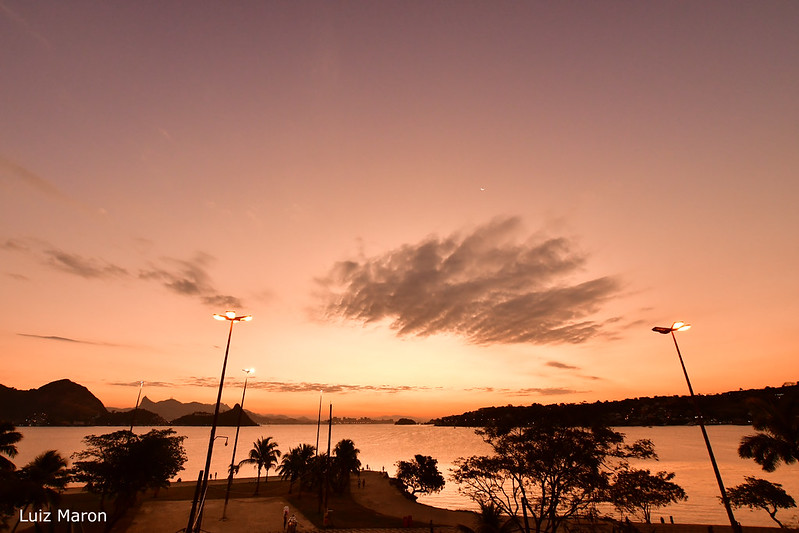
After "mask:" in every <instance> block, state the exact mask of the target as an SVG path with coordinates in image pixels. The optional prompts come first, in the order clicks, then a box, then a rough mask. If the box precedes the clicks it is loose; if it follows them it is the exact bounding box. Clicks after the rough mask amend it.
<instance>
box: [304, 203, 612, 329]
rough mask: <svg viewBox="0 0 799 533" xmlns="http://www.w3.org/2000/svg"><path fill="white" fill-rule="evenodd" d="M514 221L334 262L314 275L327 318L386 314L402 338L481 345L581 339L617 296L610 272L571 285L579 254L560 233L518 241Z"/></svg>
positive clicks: (581, 260)
mask: <svg viewBox="0 0 799 533" xmlns="http://www.w3.org/2000/svg"><path fill="white" fill-rule="evenodd" d="M519 230H520V222H519V219H517V218H510V219H497V220H494V221H492V222H490V223H488V224H486V225H483V226H481V227H478V228H476V229H475V230H474V231H472V232H471V233H468V234H465V235H459V234H454V235H450V236H448V237H444V238H439V237H430V238H428V239H426V240H424V241H422V242H419V243H417V244H409V245H405V246H402V247H400V248H397V249H395V250H391V251H389V252H386V253H384V254H383V255H380V256H376V257H371V258H362V259H360V260H350V261H342V262H339V263H336V264H335V265H334V266H333V268H332V269H331V271H330V272H329V274H328V276H327V277H326V278H324V279H322V280H319V282H320V284H321V285H322V287H323V289H324V291H325V292H324V298H325V306H324V312H325V316H326V317H327V318H335V317H341V318H344V319H348V320H353V321H357V322H361V323H364V324H366V323H372V322H378V321H382V320H390V321H391V327H392V328H393V329H395V330H396V331H397V334H398V335H400V336H402V335H417V336H427V335H434V334H447V333H448V334H455V335H459V336H462V337H464V338H466V339H467V340H468V341H469V342H471V343H473V344H478V345H491V344H510V343H533V344H558V343H581V342H584V341H586V340H587V339H589V338H591V337H594V336H596V335H598V334H600V333H601V332H602V329H603V325H604V324H603V323H600V322H596V321H594V320H591V319H590V317H591V316H592V315H593V314H594V313H596V312H597V311H599V309H600V308H601V306H602V304H603V303H604V302H605V301H607V300H608V299H609V298H611V297H613V296H614V295H616V294H617V292H618V290H619V288H620V284H619V281H618V280H617V279H616V278H614V277H609V276H608V277H599V278H594V279H589V280H585V281H579V282H575V281H572V277H573V276H575V275H576V274H577V273H579V271H580V270H581V269H582V268H583V267H584V266H585V262H586V258H585V256H584V255H582V254H580V253H578V252H576V251H575V250H574V249H573V245H572V243H571V242H570V241H569V240H568V239H566V238H563V237H559V238H550V239H545V240H538V241H533V240H528V241H525V242H522V243H519V242H517V239H516V238H515V237H516V235H517V234H518V233H519Z"/></svg>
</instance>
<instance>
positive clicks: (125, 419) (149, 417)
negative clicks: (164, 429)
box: [94, 407, 169, 426]
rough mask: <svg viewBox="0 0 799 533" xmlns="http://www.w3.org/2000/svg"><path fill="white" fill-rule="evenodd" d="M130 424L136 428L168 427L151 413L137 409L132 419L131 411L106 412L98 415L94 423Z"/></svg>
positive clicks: (100, 424) (110, 424)
mask: <svg viewBox="0 0 799 533" xmlns="http://www.w3.org/2000/svg"><path fill="white" fill-rule="evenodd" d="M131 422H132V423H133V424H134V425H136V426H168V425H169V421H168V420H166V419H164V417H162V416H159V415H157V414H155V413H153V412H151V411H148V410H146V409H142V408H141V407H139V408H138V409H136V415H135V417H134V414H133V409H130V410H128V411H115V412H108V413H106V414H104V415H100V417H99V418H97V420H95V421H94V425H96V426H130V424H131Z"/></svg>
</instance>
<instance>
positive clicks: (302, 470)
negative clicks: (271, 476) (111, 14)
mask: <svg viewBox="0 0 799 533" xmlns="http://www.w3.org/2000/svg"><path fill="white" fill-rule="evenodd" d="M315 453H316V447H315V446H312V445H310V444H300V445H299V446H297V447H295V448H291V449H290V450H289V452H288V453H287V454H285V455H284V456H283V461H281V463H280V466H279V467H278V473H279V474H280V478H281V479H284V480H288V482H289V494H291V490H292V488H293V487H294V483H295V482H296V481H299V485H298V486H299V494H298V495H302V487H303V484H305V478H306V477H307V475H308V470H309V468H310V461H311V460H312V459H313V457H314V454H315Z"/></svg>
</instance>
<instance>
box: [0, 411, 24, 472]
mask: <svg viewBox="0 0 799 533" xmlns="http://www.w3.org/2000/svg"><path fill="white" fill-rule="evenodd" d="M21 439H22V433H20V432H19V431H16V428H15V427H14V424H12V423H11V422H0V470H14V469H15V468H16V467H15V466H14V463H12V462H11V459H13V458H14V457H16V456H17V443H18V442H19V441H20V440H21ZM4 455H5V457H3V456H4Z"/></svg>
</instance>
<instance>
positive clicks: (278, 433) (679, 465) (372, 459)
mask: <svg viewBox="0 0 799 533" xmlns="http://www.w3.org/2000/svg"><path fill="white" fill-rule="evenodd" d="M117 429H122V428H113V427H20V428H18V431H20V432H21V433H22V435H23V439H22V441H20V442H19V443H18V445H17V447H18V448H19V455H18V456H17V457H15V458H14V463H15V464H16V465H17V466H18V467H20V466H22V465H24V464H25V463H27V462H28V461H30V460H31V459H33V457H35V456H36V455H37V454H39V453H41V452H43V451H45V450H49V449H56V450H58V451H59V452H60V453H61V454H62V455H64V456H65V457H70V456H71V455H72V454H73V453H74V452H77V451H79V450H82V449H84V443H83V442H82V440H83V437H85V436H86V435H92V434H93V435H100V434H104V433H110V432H112V431H115V430H117ZM149 429H151V428H146V427H136V428H135V430H136V432H137V433H143V432H147V431H149ZM174 429H175V430H176V431H177V434H178V435H182V436H185V437H186V439H185V440H184V441H183V444H184V447H185V449H186V454H187V456H188V460H187V461H186V464H185V465H184V470H183V471H182V472H180V473H179V474H178V476H176V477H179V478H181V479H182V480H183V481H192V480H196V479H197V475H198V473H199V471H200V470H201V469H202V468H203V467H204V466H205V460H206V455H207V449H208V439H209V437H210V428H209V427H176V428H174ZM327 429H328V428H327V427H326V426H322V428H321V431H320V435H319V447H320V449H321V451H323V452H324V451H326V450H327V442H328V439H327ZM616 429H617V430H618V431H620V432H622V433H624V434H625V435H626V436H627V441H628V442H631V441H633V440H636V439H642V438H647V439H651V440H652V441H653V442H654V444H655V450H656V451H657V453H658V456H659V460H658V461H642V462H640V463H635V464H634V466H637V467H640V468H648V469H649V470H650V471H652V472H653V473H654V472H657V471H661V470H665V471H669V472H675V474H676V477H675V479H674V481H675V482H676V483H678V484H679V485H680V486H682V487H683V489H685V492H686V494H687V495H688V500H687V501H684V502H680V503H678V504H673V505H670V506H668V507H664V508H660V509H657V510H655V511H654V512H653V522H659V518H660V517H661V516H663V517H664V518H665V520H666V521H667V522H668V521H669V517H670V516H671V517H673V518H674V521H675V522H677V523H696V524H725V523H727V522H728V520H727V515H726V513H725V511H724V508H723V506H722V505H721V503H720V501H719V498H718V496H719V489H718V485H717V483H716V479H715V476H714V475H713V470H712V468H711V465H710V460H709V459H708V454H707V450H706V448H705V444H704V441H703V440H702V435H701V432H700V430H699V428H698V427H696V426H668V427H623V428H616ZM707 429H708V434H709V436H710V441H711V444H712V445H713V451H714V453H715V455H716V460H717V462H718V464H719V468H720V470H721V474H722V478H723V480H724V483H725V486H726V487H728V488H729V487H732V486H734V485H738V484H740V483H743V482H744V476H756V477H761V478H764V479H768V480H769V481H772V482H775V483H781V484H782V485H783V488H784V489H785V490H786V491H787V492H788V493H789V494H791V495H792V496H793V497H794V498H795V499H799V465H796V464H794V465H782V466H780V467H779V468H778V469H777V471H776V472H773V473H766V472H763V471H762V469H761V468H760V467H759V466H758V465H757V464H755V462H754V461H752V460H749V459H741V458H740V457H738V453H737V448H738V443H739V442H740V440H741V437H742V436H744V435H747V434H751V433H753V430H752V428H751V427H749V426H710V427H708V428H707ZM235 432H236V429H235V428H228V427H220V428H218V429H217V436H218V437H228V439H227V440H228V445H227V446H225V439H224V438H218V439H216V442H215V445H214V454H213V457H212V462H211V470H210V471H211V475H212V476H214V475H216V476H217V477H218V478H224V476H225V475H226V472H227V468H228V465H230V462H231V453H232V451H233V438H234V435H235ZM260 437H272V439H273V440H274V441H276V442H277V443H278V445H279V449H280V450H281V451H282V452H284V453H285V452H287V451H288V450H289V448H291V447H294V446H297V445H298V444H302V443H308V444H312V445H316V442H317V427H316V425H315V424H313V425H267V426H255V427H243V428H241V432H240V434H239V443H238V449H237V452H236V462H238V461H240V460H241V459H244V458H245V457H247V454H248V453H249V450H250V449H251V448H252V446H253V443H254V441H255V440H256V439H258V438H260ZM341 439H351V440H352V441H353V442H354V443H355V446H356V447H357V448H358V449H359V450H360V453H359V458H360V460H361V464H362V466H363V467H364V468H369V469H371V470H376V471H383V470H384V471H386V472H388V473H389V475H391V476H394V474H395V472H396V462H397V461H400V460H406V461H407V460H412V459H413V456H414V455H415V454H422V455H429V456H432V457H433V458H435V459H437V460H438V466H439V470H440V471H441V472H442V474H444V477H445V478H446V479H447V483H446V486H445V488H444V490H442V491H441V492H440V493H438V494H433V495H429V496H422V497H420V498H419V501H420V502H421V503H425V504H428V505H434V506H437V507H443V508H447V509H476V508H477V507H476V505H475V504H474V503H473V502H472V501H471V500H469V499H468V498H467V497H466V496H464V495H462V494H460V493H459V491H458V486H457V485H456V484H455V483H454V481H452V480H451V478H450V469H452V468H454V463H455V461H456V459H457V458H459V457H467V456H470V455H483V454H489V453H490V452H491V448H490V446H489V445H487V444H486V443H485V442H483V440H482V439H481V437H480V436H478V435H477V434H475V432H474V430H473V429H471V428H460V427H458V428H455V427H435V426H421V425H420V426H395V425H390V424H352V425H347V424H342V425H334V426H333V427H332V438H331V441H332V443H331V447H332V446H335V443H336V442H338V441H339V440H341ZM70 462H71V461H70ZM262 475H263V474H262ZM269 475H270V476H273V475H275V472H274V470H272V471H270V472H269ZM237 477H255V467H254V466H243V467H242V468H241V471H240V473H239V474H238V476H237ZM607 511H608V512H614V511H613V510H612V509H608V510H607ZM735 516H736V518H737V520H738V521H739V522H741V523H742V524H743V525H752V526H755V525H758V526H773V525H776V524H775V523H774V522H773V521H772V520H771V519H770V518H769V517H768V515H767V514H766V512H765V511H762V510H758V511H750V510H747V509H737V510H735ZM777 517H778V518H780V520H781V521H782V522H783V523H786V524H794V525H796V524H797V523H799V512H798V511H797V510H796V508H793V509H787V510H781V511H779V512H778V513H777Z"/></svg>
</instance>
